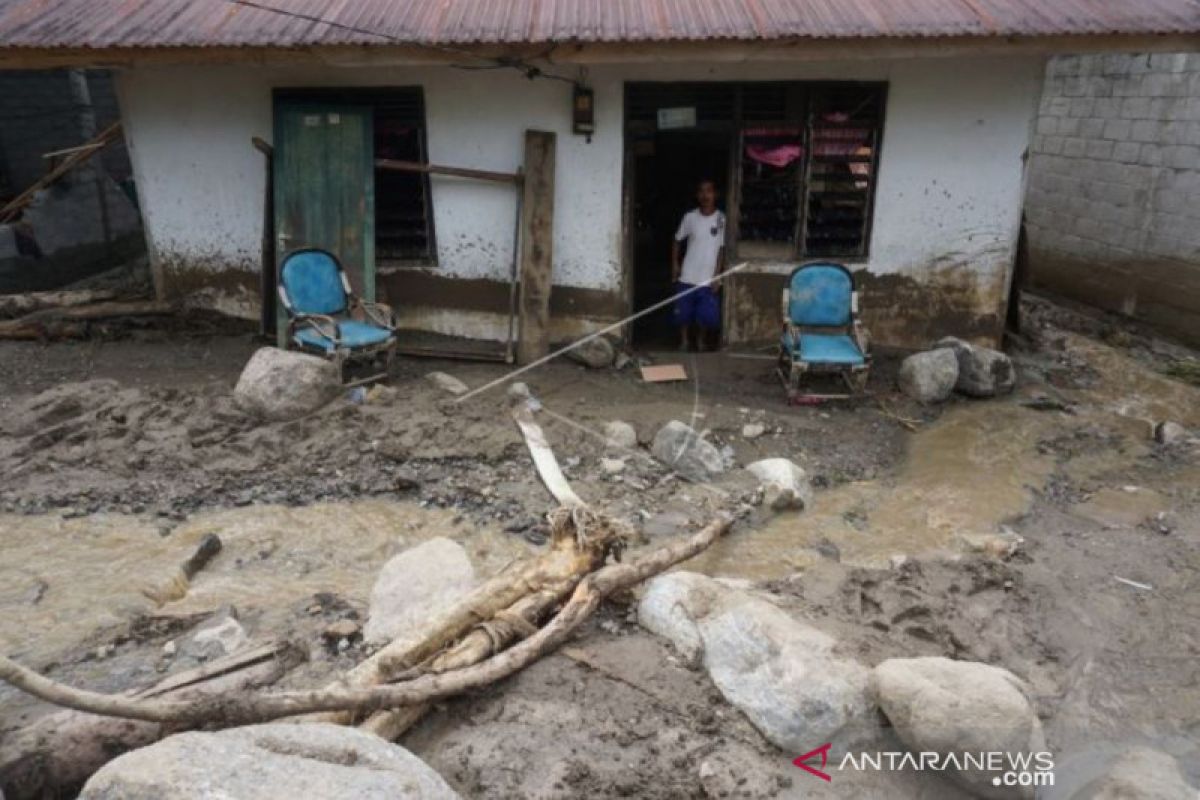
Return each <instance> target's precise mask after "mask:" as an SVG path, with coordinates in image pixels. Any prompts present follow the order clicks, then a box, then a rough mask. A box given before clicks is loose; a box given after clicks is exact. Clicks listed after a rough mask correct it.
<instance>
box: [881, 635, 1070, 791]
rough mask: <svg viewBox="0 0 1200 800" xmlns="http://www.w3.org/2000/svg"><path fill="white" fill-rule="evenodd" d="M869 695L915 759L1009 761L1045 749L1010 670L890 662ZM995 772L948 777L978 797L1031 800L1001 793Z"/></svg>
mask: <svg viewBox="0 0 1200 800" xmlns="http://www.w3.org/2000/svg"><path fill="white" fill-rule="evenodd" d="M871 691H872V693H873V695H874V696H875V699H876V701H877V702H878V704H879V707H880V709H881V710H882V711H883V713H884V714H885V715H886V716H887V718H888V720H889V721H890V722H891V723H892V725H893V727H894V728H895V730H896V735H897V736H898V737H899V738H900V741H902V742H904V744H905V746H907V747H908V749H909V750H911V751H913V752H936V753H941V754H949V753H959V754H961V753H979V752H993V751H1000V752H1004V753H1010V754H1014V755H1015V754H1018V753H1022V754H1025V753H1029V754H1033V753H1038V752H1041V751H1044V750H1045V749H1046V747H1045V745H1046V742H1045V738H1044V737H1043V734H1042V724H1041V722H1040V721H1039V720H1038V717H1037V713H1036V712H1035V711H1034V708H1033V705H1032V704H1031V703H1030V701H1029V699H1028V691H1029V690H1028V688H1027V687H1026V686H1025V684H1024V683H1023V682H1022V681H1021V680H1020V679H1019V678H1018V677H1017V676H1015V675H1013V674H1012V673H1011V672H1009V671H1008V670H1004V669H1001V668H999V667H993V666H990V665H988V664H980V663H976V662H971V661H951V660H950V659H948V658H940V657H929V658H893V659H889V660H887V661H884V662H883V663H882V664H880V665H879V666H877V667H876V668H875V669H874V670H873V671H872V672H871ZM999 774H1000V773H998V772H989V771H986V770H976V769H967V768H964V769H962V770H957V771H955V770H948V771H947V772H946V775H947V777H950V778H951V779H952V780H954V781H956V782H957V783H959V784H960V785H962V786H964V787H965V788H967V789H969V790H971V791H973V792H975V793H976V794H978V795H979V796H981V797H991V798H1011V797H1033V790H1032V789H1030V788H1027V787H1026V788H1021V787H1005V786H997V785H995V784H994V783H993V778H996V777H998V776H999Z"/></svg>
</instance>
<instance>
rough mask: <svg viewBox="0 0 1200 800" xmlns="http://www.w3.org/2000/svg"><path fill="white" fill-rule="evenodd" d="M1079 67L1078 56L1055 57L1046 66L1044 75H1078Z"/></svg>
mask: <svg viewBox="0 0 1200 800" xmlns="http://www.w3.org/2000/svg"><path fill="white" fill-rule="evenodd" d="M1079 67H1080V57H1079V56H1055V57H1053V58H1051V59H1050V61H1049V63H1047V64H1046V74H1047V75H1051V76H1054V77H1062V76H1066V75H1078V74H1079Z"/></svg>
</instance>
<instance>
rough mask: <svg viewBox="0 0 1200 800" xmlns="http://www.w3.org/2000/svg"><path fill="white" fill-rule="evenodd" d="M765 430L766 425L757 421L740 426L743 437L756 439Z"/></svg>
mask: <svg viewBox="0 0 1200 800" xmlns="http://www.w3.org/2000/svg"><path fill="white" fill-rule="evenodd" d="M766 432H767V426H766V425H762V424H760V423H758V422H750V423H747V424H746V425H743V426H742V438H743V439H757V438H758V437H760V436H762V435H763V434H764V433H766Z"/></svg>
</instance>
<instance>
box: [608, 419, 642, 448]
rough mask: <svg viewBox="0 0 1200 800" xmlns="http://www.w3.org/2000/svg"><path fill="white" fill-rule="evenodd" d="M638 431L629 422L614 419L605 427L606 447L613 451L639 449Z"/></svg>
mask: <svg viewBox="0 0 1200 800" xmlns="http://www.w3.org/2000/svg"><path fill="white" fill-rule="evenodd" d="M637 443H638V440H637V431H636V430H634V428H633V426H632V425H630V424H629V423H628V422H622V421H621V420H619V419H614V420H613V421H612V422H610V423H608V424H607V425H605V426H604V446H605V447H608V448H609V449H611V450H632V449H633V448H635V447H637Z"/></svg>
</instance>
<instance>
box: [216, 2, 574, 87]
mask: <svg viewBox="0 0 1200 800" xmlns="http://www.w3.org/2000/svg"><path fill="white" fill-rule="evenodd" d="M224 2H226V3H230V4H232V5H236V6H244V7H246V8H253V9H256V10H258V11H266V12H269V13H272V14H279V15H280V16H284V17H291V18H293V19H301V20H305V21H306V22H312V23H316V24H319V25H328V26H329V27H331V28H336V29H338V30H343V31H347V32H349V33H360V34H363V35H364V36H376V37H378V38H380V39H385V40H387V41H389V42H393V43H395V44H403V45H408V46H410V47H420V48H424V49H426V50H434V51H436V52H439V53H445V54H447V55H453V56H457V57H460V58H470V59H473V60H475V61H485V62H490V63H487V64H451V65H450V66H451V67H452V68H454V69H468V70H481V69H515V70H517V71H518V72H521V73H522V74H524V75H525V77H526V78H528V79H529V80H535V79H537V78H545V79H546V80H554V81H563V82H565V83H569V84H571V85H576V84H578V83H579V81H577V80H575V79H574V78H568V77H567V76H565V75H556V74H554V73H553V72H547V71H545V70H544V69H542V68H541V67H538V66H535V65H534V64H530V63H529V62H527V61H524V60H523V59H520V58H513V57H510V56H481V55H479V54H477V53H473V52H471V51H470V50H463V49H461V48H458V47H450V46H447V45H442V44H434V43H432V42H417V41H413V40H411V39H406V38H404V37H403V36H397V35H395V34H392V33H385V32H383V31H378V30H372V29H370V28H362V27H359V26H357V25H347V24H346V23H344V22H337V21H335V20H330V19H326V18H324V17H318V16H316V15H314V14H304V13H302V12H299V11H289V10H287V9H283V8H277V7H275V6H270V5H266V4H265V3H259V2H256V0H224Z"/></svg>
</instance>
